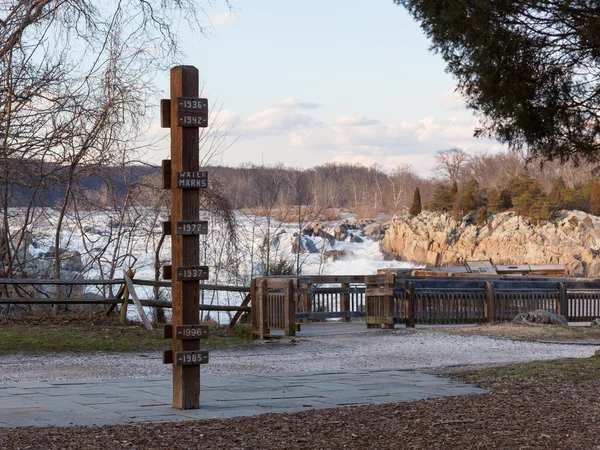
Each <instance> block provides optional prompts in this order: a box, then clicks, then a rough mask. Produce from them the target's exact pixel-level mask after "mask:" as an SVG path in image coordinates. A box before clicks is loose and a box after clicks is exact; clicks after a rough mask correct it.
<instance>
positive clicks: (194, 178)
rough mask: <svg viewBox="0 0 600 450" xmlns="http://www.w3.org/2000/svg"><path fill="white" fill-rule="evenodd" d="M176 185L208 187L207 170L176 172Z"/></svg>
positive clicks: (185, 187)
mask: <svg viewBox="0 0 600 450" xmlns="http://www.w3.org/2000/svg"><path fill="white" fill-rule="evenodd" d="M177 187H178V188H181V189H206V188H207V187H208V172H201V171H199V170H195V171H189V172H177Z"/></svg>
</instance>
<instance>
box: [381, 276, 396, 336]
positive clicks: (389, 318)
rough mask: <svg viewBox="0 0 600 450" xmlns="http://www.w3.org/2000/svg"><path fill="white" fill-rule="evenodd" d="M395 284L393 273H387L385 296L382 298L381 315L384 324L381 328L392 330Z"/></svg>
mask: <svg viewBox="0 0 600 450" xmlns="http://www.w3.org/2000/svg"><path fill="white" fill-rule="evenodd" d="M395 283H396V276H395V275H394V274H393V273H387V274H386V275H385V289H386V290H385V294H386V295H384V297H383V315H384V317H385V323H384V324H383V328H394V322H395V314H394V284H395Z"/></svg>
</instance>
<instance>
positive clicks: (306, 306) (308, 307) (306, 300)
mask: <svg viewBox="0 0 600 450" xmlns="http://www.w3.org/2000/svg"><path fill="white" fill-rule="evenodd" d="M304 288H305V290H306V293H305V294H302V312H305V313H310V312H312V283H311V282H310V281H307V282H306V284H305V286H304ZM302 322H303V323H308V322H309V319H303V320H302Z"/></svg>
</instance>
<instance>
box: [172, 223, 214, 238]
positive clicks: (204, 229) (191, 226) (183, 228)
mask: <svg viewBox="0 0 600 450" xmlns="http://www.w3.org/2000/svg"><path fill="white" fill-rule="evenodd" d="M177 234H179V235H184V236H185V235H192V236H196V235H200V234H208V220H180V221H178V222H177Z"/></svg>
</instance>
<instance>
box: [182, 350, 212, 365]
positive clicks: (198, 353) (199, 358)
mask: <svg viewBox="0 0 600 450" xmlns="http://www.w3.org/2000/svg"><path fill="white" fill-rule="evenodd" d="M198 364H208V351H206V350H190V351H187V352H177V353H175V365H176V366H195V365H198Z"/></svg>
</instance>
